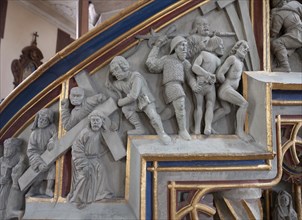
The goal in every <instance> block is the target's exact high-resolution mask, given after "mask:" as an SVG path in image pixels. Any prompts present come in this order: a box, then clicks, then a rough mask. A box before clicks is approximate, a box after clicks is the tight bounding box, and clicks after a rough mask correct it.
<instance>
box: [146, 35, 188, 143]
mask: <svg viewBox="0 0 302 220" xmlns="http://www.w3.org/2000/svg"><path fill="white" fill-rule="evenodd" d="M167 40H168V39H167V37H165V36H162V37H160V38H159V39H158V40H157V41H156V42H155V45H154V46H153V48H152V49H151V51H150V53H149V56H148V58H147V61H146V65H147V67H148V69H149V70H150V72H151V73H163V85H164V97H165V101H166V104H171V103H172V105H173V107H174V111H175V115H176V120H177V124H178V129H179V132H178V133H179V135H180V136H181V137H182V138H183V139H185V140H190V139H191V136H190V134H189V133H188V131H187V129H186V109H185V96H186V95H185V92H184V89H183V83H184V81H185V78H187V79H189V84H190V76H193V74H192V70H191V64H190V62H189V61H188V60H187V59H186V56H187V41H186V39H185V38H183V37H181V36H176V37H174V38H173V39H172V41H171V44H170V55H167V56H163V57H161V58H159V57H158V54H159V50H160V48H161V47H162V46H163V45H164V44H166V42H167ZM190 85H191V84H190ZM191 87H192V85H191Z"/></svg>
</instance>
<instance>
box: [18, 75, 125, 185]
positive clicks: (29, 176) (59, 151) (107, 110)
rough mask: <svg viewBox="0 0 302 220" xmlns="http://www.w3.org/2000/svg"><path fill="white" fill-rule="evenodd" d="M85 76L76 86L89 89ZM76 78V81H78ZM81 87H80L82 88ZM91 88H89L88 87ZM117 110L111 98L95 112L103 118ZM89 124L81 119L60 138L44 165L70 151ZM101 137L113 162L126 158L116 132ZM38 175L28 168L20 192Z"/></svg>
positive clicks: (104, 133) (109, 132)
mask: <svg viewBox="0 0 302 220" xmlns="http://www.w3.org/2000/svg"><path fill="white" fill-rule="evenodd" d="M84 74H85V75H86V76H83V75H82V76H80V77H79V78H80V79H82V81H81V82H82V83H81V82H80V81H79V82H78V85H80V86H81V85H82V86H83V87H85V88H86V89H87V88H89V83H88V82H89V78H88V76H87V74H86V73H84ZM79 78H78V79H79ZM82 86H81V87H82ZM90 88H91V87H90ZM117 109H118V107H117V105H116V103H115V101H114V100H113V99H112V98H109V99H108V100H106V101H105V102H104V103H102V104H99V105H98V106H97V107H96V108H95V110H98V111H101V112H103V114H104V115H105V116H107V117H108V116H109V115H111V114H112V113H113V112H114V111H116V110H117ZM88 124H89V121H88V118H87V117H86V118H84V119H82V120H81V121H80V122H79V123H78V124H77V125H76V126H74V127H73V128H72V129H70V130H69V131H68V132H66V134H65V135H64V136H63V137H61V138H60V139H59V140H58V142H57V143H56V146H55V147H54V149H53V150H51V151H48V150H46V151H45V152H44V153H43V154H42V155H41V158H42V159H43V161H44V162H45V163H46V165H47V166H51V165H52V164H53V163H54V162H55V161H56V160H57V159H58V158H59V157H60V156H61V155H63V154H64V153H65V152H66V151H67V150H69V149H70V147H71V146H72V143H73V141H74V140H75V139H76V137H77V136H78V134H79V133H80V132H81V131H82V130H83V128H85V127H86V126H87V125H88ZM102 136H103V137H104V140H105V142H106V144H107V146H108V148H109V150H110V152H111V154H112V156H113V158H114V160H116V161H117V160H119V159H121V158H123V157H124V156H126V150H125V147H124V145H123V143H122V140H121V138H120V136H119V134H118V133H117V132H116V131H105V132H102ZM39 175H40V172H35V171H34V170H33V169H32V167H29V168H28V169H27V170H26V171H25V173H24V174H23V175H22V176H21V177H20V178H19V180H18V182H19V186H20V189H21V191H24V190H26V189H27V188H28V187H30V186H31V185H32V184H33V183H34V181H35V179H36V178H37V177H38V176H39Z"/></svg>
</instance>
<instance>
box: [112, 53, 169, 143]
mask: <svg viewBox="0 0 302 220" xmlns="http://www.w3.org/2000/svg"><path fill="white" fill-rule="evenodd" d="M129 69H130V65H129V63H128V61H127V60H126V59H125V58H124V57H121V56H117V57H115V58H114V59H113V60H112V61H111V63H110V72H111V73H112V75H113V76H114V77H115V78H116V80H115V81H114V82H113V86H114V87H115V88H116V89H117V90H118V91H119V92H121V93H123V96H124V97H123V98H120V99H119V100H118V102H117V103H118V105H119V106H120V107H121V108H122V112H123V114H124V115H125V117H126V119H128V121H129V122H130V123H131V124H132V125H133V126H134V127H135V129H134V130H129V131H128V132H127V133H128V135H140V134H144V133H145V129H144V125H143V123H142V121H141V119H140V118H139V115H138V114H137V112H138V111H143V112H145V114H146V115H147V117H148V118H149V120H150V123H151V125H152V126H153V128H154V129H155V131H156V133H157V135H158V137H159V139H160V140H161V141H162V142H163V143H164V144H169V143H171V138H170V137H169V136H168V135H167V134H166V132H165V131H164V128H163V125H162V121H161V118H160V116H159V115H158V113H157V111H156V106H155V99H154V97H153V95H152V93H151V91H150V89H149V86H148V84H147V82H146V80H145V79H144V77H143V76H142V75H141V74H140V73H138V72H132V71H130V70H129Z"/></svg>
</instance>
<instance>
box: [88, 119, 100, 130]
mask: <svg viewBox="0 0 302 220" xmlns="http://www.w3.org/2000/svg"><path fill="white" fill-rule="evenodd" d="M90 125H91V129H92V130H93V131H98V130H100V129H101V127H102V125H103V120H102V118H101V117H99V116H91V118H90Z"/></svg>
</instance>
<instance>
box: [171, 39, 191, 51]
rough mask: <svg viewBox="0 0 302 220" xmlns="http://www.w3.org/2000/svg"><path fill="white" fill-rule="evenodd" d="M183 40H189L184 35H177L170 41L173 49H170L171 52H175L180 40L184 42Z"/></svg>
mask: <svg viewBox="0 0 302 220" xmlns="http://www.w3.org/2000/svg"><path fill="white" fill-rule="evenodd" d="M183 41H186V42H187V40H186V39H185V38H184V37H182V36H176V37H174V38H173V39H172V41H171V43H170V48H171V49H170V54H171V53H173V51H174V49H175V47H176V46H177V45H178V44H179V43H180V42H183Z"/></svg>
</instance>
